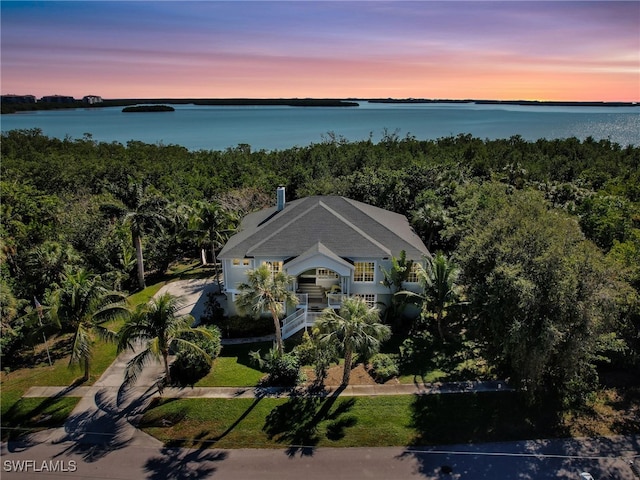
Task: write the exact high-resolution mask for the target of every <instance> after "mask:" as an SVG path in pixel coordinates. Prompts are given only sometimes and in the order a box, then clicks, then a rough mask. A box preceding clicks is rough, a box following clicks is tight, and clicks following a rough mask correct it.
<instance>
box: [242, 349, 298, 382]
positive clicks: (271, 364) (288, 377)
mask: <svg viewBox="0 0 640 480" xmlns="http://www.w3.org/2000/svg"><path fill="white" fill-rule="evenodd" d="M249 356H250V358H251V361H252V362H253V363H255V364H256V365H257V366H258V368H260V369H261V370H263V371H266V372H267V373H268V374H269V376H268V378H267V380H266V382H265V383H266V384H268V385H273V386H279V387H294V386H296V385H297V384H298V383H299V382H301V381H302V380H303V375H302V372H301V371H300V360H299V359H298V357H297V356H296V355H295V354H294V353H283V354H282V355H280V354H279V353H278V349H277V348H276V347H275V345H274V346H273V347H271V349H269V351H268V352H267V353H266V354H265V355H264V357H263V356H261V355H260V352H259V351H258V352H250V353H249Z"/></svg>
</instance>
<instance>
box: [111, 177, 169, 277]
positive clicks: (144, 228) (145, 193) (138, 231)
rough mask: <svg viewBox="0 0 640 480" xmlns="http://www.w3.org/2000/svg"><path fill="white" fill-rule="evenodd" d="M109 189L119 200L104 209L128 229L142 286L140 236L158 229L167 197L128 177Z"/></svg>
mask: <svg viewBox="0 0 640 480" xmlns="http://www.w3.org/2000/svg"><path fill="white" fill-rule="evenodd" d="M111 190H112V193H113V194H114V196H115V197H116V199H118V200H119V201H120V202H121V204H120V205H116V204H108V205H104V206H103V209H104V210H106V211H108V212H110V213H113V214H115V215H117V216H118V217H119V218H120V219H121V220H122V221H123V222H124V223H125V224H127V225H129V227H130V229H131V239H132V241H133V246H134V247H135V249H136V260H137V265H138V286H139V287H140V288H141V289H143V288H145V280H144V257H143V252H142V236H143V235H144V234H145V233H147V232H150V231H153V230H156V229H157V230H161V229H162V228H163V225H164V222H165V221H166V216H165V214H164V208H165V206H166V204H167V202H166V200H165V199H164V198H162V197H161V196H160V195H158V194H153V193H151V192H150V189H149V188H148V186H147V185H146V184H145V183H142V182H138V181H134V180H132V179H131V178H129V180H128V182H127V183H126V184H120V185H115V186H112V188H111Z"/></svg>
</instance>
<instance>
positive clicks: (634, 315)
mask: <svg viewBox="0 0 640 480" xmlns="http://www.w3.org/2000/svg"><path fill="white" fill-rule="evenodd" d="M1 148H2V159H3V162H2V164H3V165H2V168H3V175H2V180H1V194H2V205H1V209H2V212H1V213H2V223H1V228H2V230H1V231H0V234H1V237H2V250H1V251H2V267H1V269H2V270H1V273H2V277H1V282H2V284H1V286H2V289H1V292H2V298H1V302H2V304H1V306H2V319H3V321H2V322H3V323H2V329H3V332H2V333H3V336H2V337H3V339H2V353H3V356H5V358H6V354H7V353H8V352H10V351H12V349H15V348H18V347H19V345H20V344H21V340H22V339H23V337H24V335H25V334H26V332H25V331H24V329H25V328H26V327H24V326H22V325H21V324H20V319H21V318H23V314H24V312H25V311H26V310H28V309H29V308H32V306H33V298H34V297H36V298H39V299H47V298H49V296H51V295H53V292H55V291H56V290H57V289H59V288H60V285H61V284H62V283H63V281H64V279H65V278H66V276H68V275H74V274H76V273H77V272H78V271H80V270H81V269H84V270H86V271H88V272H91V273H92V274H95V275H99V276H100V278H101V279H102V281H103V282H104V285H105V288H108V289H110V290H117V291H126V292H131V291H134V290H136V289H139V288H141V287H143V286H144V282H145V277H147V278H148V276H149V275H153V274H156V273H162V272H164V271H165V270H166V269H167V267H168V266H169V265H170V264H171V263H172V262H174V261H176V260H180V259H183V258H202V260H203V261H205V262H207V261H212V262H215V255H216V252H217V251H219V249H220V248H221V247H222V245H224V242H225V241H226V239H227V238H228V236H229V235H230V234H232V233H233V231H234V229H235V228H236V226H237V224H238V221H239V219H240V218H241V217H242V216H243V215H244V214H246V213H248V212H250V211H253V210H256V209H259V208H263V207H265V206H267V205H271V204H272V203H273V202H274V200H273V196H274V192H275V188H276V187H277V186H285V187H286V188H287V195H288V196H289V197H290V198H300V197H304V196H308V195H314V194H322V195H327V194H335V195H343V196H345V197H348V198H352V199H355V200H358V201H362V202H365V203H369V204H372V205H376V206H379V207H382V208H385V209H388V210H392V211H395V212H399V213H402V214H404V215H406V216H407V217H408V218H409V220H410V222H411V224H412V225H413V227H414V229H415V230H416V232H417V233H418V234H419V235H420V236H421V237H422V239H423V240H424V242H425V244H426V245H427V246H428V248H429V250H430V251H431V252H433V253H434V259H440V260H439V261H440V262H445V264H444V265H440V266H438V265H435V264H434V265H433V268H434V270H433V272H432V273H434V272H437V271H438V269H440V270H439V271H440V272H441V273H446V272H448V275H449V276H450V277H447V278H448V279H449V280H450V281H449V283H448V284H447V283H446V282H445V284H444V286H442V288H445V286H447V285H448V288H449V290H450V291H442V292H439V293H438V292H437V291H436V290H434V283H433V282H431V283H430V282H429V281H427V280H428V278H429V277H427V276H425V277H424V280H425V283H424V285H425V295H424V296H423V297H424V298H423V302H422V303H423V304H424V305H429V307H428V308H426V309H425V310H424V311H423V312H422V313H421V314H420V315H419V316H418V318H405V316H404V315H403V314H402V312H403V311H404V310H403V309H402V308H401V307H402V305H400V303H402V302H404V303H408V302H409V300H410V299H408V298H402V296H401V295H400V296H398V295H395V296H394V299H397V302H398V305H393V307H394V308H395V310H392V311H393V312H395V313H394V314H393V315H394V317H395V318H392V319H388V320H387V321H388V323H393V324H394V325H395V327H396V330H398V331H402V332H404V334H405V335H417V334H418V333H419V332H420V331H421V330H422V331H431V332H432V333H433V334H435V336H437V337H438V338H442V339H444V340H446V339H447V338H449V339H451V338H454V337H459V336H460V335H461V334H462V333H461V332H464V335H468V336H469V337H470V338H471V337H472V338H473V339H474V340H475V341H476V342H477V344H478V345H479V346H480V348H481V349H482V351H483V352H484V354H485V356H486V357H487V358H489V359H490V361H491V362H493V364H494V365H495V366H496V368H497V369H498V370H499V371H500V373H501V374H502V375H504V376H507V377H509V378H512V379H514V381H515V382H518V383H519V384H520V385H521V386H523V388H527V389H529V390H530V391H532V392H536V391H539V390H541V389H542V390H543V389H544V387H545V386H549V385H554V386H556V387H557V388H556V390H557V391H562V392H563V395H565V396H566V398H578V397H579V396H580V395H583V394H584V393H585V392H588V391H590V389H592V388H593V387H594V385H595V384H596V383H597V381H598V373H599V371H601V370H602V369H603V368H605V367H606V365H609V366H617V367H620V368H626V369H633V368H635V369H637V368H638V366H640V338H639V337H640V334H639V331H640V315H639V309H638V292H639V291H640V208H639V205H640V203H639V202H640V178H639V175H640V173H639V168H638V167H639V165H640V148H638V147H636V146H626V147H622V146H620V145H618V144H615V143H612V142H610V141H608V140H599V141H597V140H594V139H593V138H587V139H585V140H584V141H580V140H578V139H576V138H567V139H560V140H544V139H541V140H538V141H534V142H529V141H525V140H523V139H522V138H521V137H519V136H514V137H511V138H508V139H499V140H483V139H479V138H475V137H472V136H471V135H458V136H452V137H445V138H440V139H437V140H418V139H416V138H414V137H412V136H406V137H399V136H398V135H397V133H395V132H391V131H385V132H384V135H383V137H382V140H380V141H379V142H377V143H374V142H373V141H372V140H370V139H369V140H363V141H357V142H349V141H346V140H345V139H343V138H341V137H340V136H338V135H336V134H334V133H332V132H329V133H327V134H326V135H325V136H324V138H323V141H322V142H319V143H317V144H311V145H309V146H306V147H294V148H290V149H285V150H275V151H265V150H258V151H254V150H252V149H251V147H250V146H249V145H238V146H236V147H232V148H228V149H226V150H223V151H211V150H198V151H189V150H187V149H186V148H184V147H181V146H179V145H162V144H155V145H151V144H144V143H142V142H137V141H130V142H128V143H127V144H120V143H117V142H112V143H105V142H97V141H95V140H93V139H92V137H91V135H90V134H86V135H85V136H84V137H83V138H82V139H77V140H72V139H64V140H59V139H53V138H49V137H46V136H45V135H43V134H42V132H41V131H40V130H37V129H34V130H14V131H10V132H6V133H3V134H2V145H1ZM436 252H440V253H439V254H438V255H439V256H437V255H436ZM447 262H448V263H450V265H448V263H447ZM426 273H428V272H426ZM445 280H446V279H445ZM454 280H455V281H454ZM434 292H435V293H434ZM436 294H438V295H444V297H440V300H437V299H436V297H434V295H436ZM394 301H395V300H394ZM416 338H417V337H416Z"/></svg>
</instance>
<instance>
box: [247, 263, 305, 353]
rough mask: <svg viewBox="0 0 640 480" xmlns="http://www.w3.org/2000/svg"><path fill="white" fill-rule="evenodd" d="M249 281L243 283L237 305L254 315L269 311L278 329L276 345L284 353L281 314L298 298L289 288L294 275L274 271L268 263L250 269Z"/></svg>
mask: <svg viewBox="0 0 640 480" xmlns="http://www.w3.org/2000/svg"><path fill="white" fill-rule="evenodd" d="M247 280H248V281H247V283H243V284H241V285H240V286H239V287H238V289H239V290H240V293H239V294H238V296H237V298H236V305H237V306H238V308H239V309H240V310H241V311H249V312H251V313H252V314H253V315H254V316H256V317H257V316H260V315H261V314H262V313H263V312H265V311H268V312H270V313H271V317H272V318H273V325H274V327H275V330H276V345H277V347H278V353H279V354H280V355H282V354H283V353H284V347H283V345H282V331H281V329H280V316H281V315H282V314H283V313H284V311H285V305H290V304H295V302H297V300H298V298H297V296H296V294H295V293H294V292H293V291H292V290H290V289H289V286H290V285H291V284H292V283H293V277H291V276H290V275H287V274H286V273H284V272H276V273H273V272H272V271H271V269H270V268H269V266H268V265H267V264H263V265H261V266H260V267H258V268H256V269H254V270H249V271H248V272H247Z"/></svg>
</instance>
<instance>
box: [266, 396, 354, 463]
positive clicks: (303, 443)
mask: <svg viewBox="0 0 640 480" xmlns="http://www.w3.org/2000/svg"><path fill="white" fill-rule="evenodd" d="M342 390H343V388H341V389H338V390H337V391H336V392H334V393H333V394H332V395H331V396H328V397H320V396H306V395H296V396H292V397H291V398H290V399H289V400H288V401H287V403H285V404H283V405H279V406H277V407H276V408H274V409H273V410H271V413H269V415H268V416H267V418H266V420H265V425H264V427H263V428H262V430H263V431H264V432H265V433H266V434H267V436H268V437H269V439H270V440H275V441H276V442H278V443H286V444H287V445H289V447H288V448H287V451H286V453H287V455H288V456H289V457H293V456H295V455H296V453H298V452H300V455H301V456H310V455H313V453H314V451H315V448H316V446H317V445H318V443H319V441H320V439H321V433H320V423H321V422H325V421H329V422H330V423H329V424H328V425H327V428H326V436H327V438H328V439H330V440H333V441H336V440H339V439H341V438H343V437H344V436H345V429H346V428H348V427H351V426H353V425H355V423H356V419H355V417H353V416H351V415H346V414H347V412H349V411H350V410H351V409H352V408H353V406H354V405H355V403H356V400H355V398H353V397H352V398H349V399H347V400H344V401H342V402H340V403H339V404H337V405H336V406H335V408H333V407H334V405H335V404H336V401H337V400H338V396H339V395H340V392H341V391H342ZM332 409H333V410H332Z"/></svg>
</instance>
